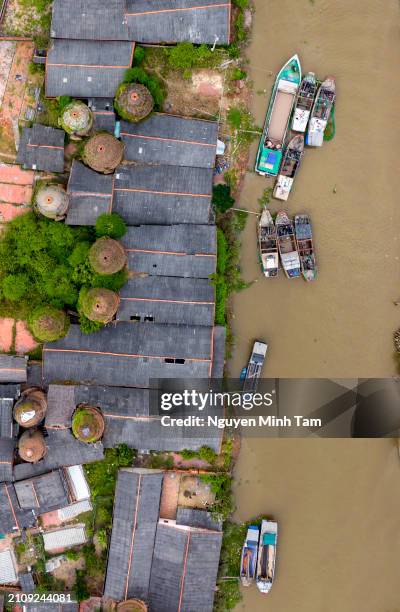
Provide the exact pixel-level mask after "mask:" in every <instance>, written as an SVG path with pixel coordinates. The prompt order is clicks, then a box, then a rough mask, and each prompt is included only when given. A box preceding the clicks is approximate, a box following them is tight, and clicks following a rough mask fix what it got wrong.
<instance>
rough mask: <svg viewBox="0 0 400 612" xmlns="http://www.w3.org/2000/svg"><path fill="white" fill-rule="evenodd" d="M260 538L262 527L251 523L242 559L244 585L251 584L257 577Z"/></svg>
mask: <svg viewBox="0 0 400 612" xmlns="http://www.w3.org/2000/svg"><path fill="white" fill-rule="evenodd" d="M259 538H260V528H259V527H258V526H257V525H250V527H249V528H248V530H247V535H246V540H245V543H244V545H243V549H242V557H241V559H240V580H241V582H242V584H243V586H250V584H251V583H252V582H253V581H254V579H255V577H256V570H257V554H258V540H259Z"/></svg>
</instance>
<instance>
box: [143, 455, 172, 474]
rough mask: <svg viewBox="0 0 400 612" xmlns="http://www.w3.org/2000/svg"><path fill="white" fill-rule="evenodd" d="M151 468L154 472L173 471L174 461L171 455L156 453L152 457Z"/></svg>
mask: <svg viewBox="0 0 400 612" xmlns="http://www.w3.org/2000/svg"><path fill="white" fill-rule="evenodd" d="M149 463H150V467H151V468H152V469H154V470H159V469H162V468H165V469H166V470H172V468H173V467H174V459H173V457H171V455H165V454H163V453H154V454H152V455H150V462H149Z"/></svg>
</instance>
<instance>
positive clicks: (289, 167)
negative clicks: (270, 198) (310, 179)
mask: <svg viewBox="0 0 400 612" xmlns="http://www.w3.org/2000/svg"><path fill="white" fill-rule="evenodd" d="M303 153H304V135H303V134H298V135H297V136H294V137H293V138H292V140H291V141H290V142H289V144H288V146H287V149H286V151H285V154H284V156H283V160H282V165H281V168H280V170H279V174H278V178H277V181H276V185H275V189H274V194H273V195H274V198H277V199H278V200H284V201H285V202H286V200H287V199H288V197H289V194H290V192H291V190H292V186H293V182H294V179H295V176H296V174H297V172H298V170H299V168H300V162H301V158H302V157H303Z"/></svg>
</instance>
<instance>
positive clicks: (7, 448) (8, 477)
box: [0, 438, 15, 482]
mask: <svg viewBox="0 0 400 612" xmlns="http://www.w3.org/2000/svg"><path fill="white" fill-rule="evenodd" d="M14 449H15V440H14V438H0V482H11V481H12V479H13V475H12V465H13V461H14Z"/></svg>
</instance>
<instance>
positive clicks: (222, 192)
mask: <svg viewBox="0 0 400 612" xmlns="http://www.w3.org/2000/svg"><path fill="white" fill-rule="evenodd" d="M212 203H213V204H214V206H215V208H216V209H217V210H218V211H219V212H221V213H224V212H226V211H227V210H228V209H229V208H232V206H233V205H234V203H235V199H234V198H233V197H232V196H231V188H230V186H229V185H224V184H220V185H215V187H213V194H212Z"/></svg>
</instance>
